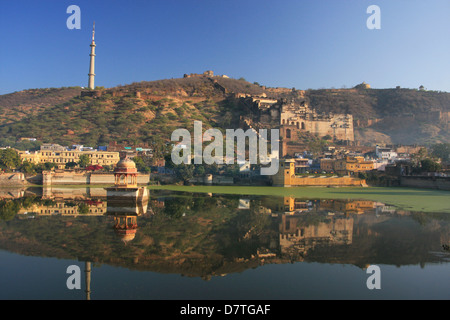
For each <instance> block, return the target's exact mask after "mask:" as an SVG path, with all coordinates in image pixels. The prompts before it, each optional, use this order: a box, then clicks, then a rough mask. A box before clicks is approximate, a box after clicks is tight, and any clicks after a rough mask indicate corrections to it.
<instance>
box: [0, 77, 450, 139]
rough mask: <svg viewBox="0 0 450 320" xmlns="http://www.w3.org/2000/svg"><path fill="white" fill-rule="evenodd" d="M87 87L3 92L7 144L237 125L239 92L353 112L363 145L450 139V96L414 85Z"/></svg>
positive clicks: (0, 105) (0, 121) (0, 127)
mask: <svg viewBox="0 0 450 320" xmlns="http://www.w3.org/2000/svg"><path fill="white" fill-rule="evenodd" d="M81 92H82V90H81V88H78V87H71V88H50V89H30V90H24V91H21V92H15V93H11V94H6V95H2V96H0V145H5V144H8V145H11V144H13V143H14V141H17V140H18V139H20V138H22V137H32V138H36V139H38V140H40V141H42V142H54V143H60V144H64V145H70V144H84V145H90V146H98V145H105V144H108V143H109V142H110V141H117V142H124V141H128V142H130V143H150V144H157V143H162V142H164V141H169V140H170V135H171V133H172V131H173V130H175V129H176V128H187V129H188V130H192V127H193V121H194V120H200V121H202V122H203V124H204V127H219V128H234V127H237V126H238V125H239V118H240V116H241V115H242V113H243V112H244V111H243V110H244V108H242V105H240V102H239V100H238V99H235V97H234V93H245V94H250V95H261V94H266V95H267V96H268V97H275V98H282V97H283V98H290V99H294V100H298V101H302V100H307V101H308V102H309V105H310V106H311V107H312V108H315V109H316V110H317V111H319V112H333V113H350V114H352V115H353V117H354V119H355V128H356V129H355V131H356V132H355V137H356V138H357V139H359V140H361V142H362V143H380V142H386V143H403V144H415V143H417V144H423V143H435V142H448V141H449V140H450V133H449V122H448V121H449V115H450V93H447V92H433V91H426V90H415V89H355V88H353V89H339V90H337V89H329V90H306V91H304V90H296V89H287V88H267V87H264V86H261V85H259V84H257V83H253V84H252V83H249V82H247V81H245V80H244V79H239V80H238V79H230V78H227V77H221V76H212V77H211V76H204V75H195V76H189V77H184V78H179V79H166V80H159V81H149V82H145V81H144V82H139V83H133V84H130V85H126V86H119V87H115V88H110V89H103V90H101V91H100V92H101V95H100V96H98V97H90V96H82V95H81Z"/></svg>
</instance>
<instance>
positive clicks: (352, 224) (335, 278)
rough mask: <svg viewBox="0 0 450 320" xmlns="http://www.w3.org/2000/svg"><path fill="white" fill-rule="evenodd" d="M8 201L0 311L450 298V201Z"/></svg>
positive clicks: (223, 195)
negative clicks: (64, 303) (34, 306)
mask: <svg viewBox="0 0 450 320" xmlns="http://www.w3.org/2000/svg"><path fill="white" fill-rule="evenodd" d="M149 189H150V197H149V199H148V200H145V201H143V202H139V203H134V202H133V203H130V202H123V201H115V199H112V198H108V197H107V195H106V193H105V191H104V189H103V188H95V187H94V188H93V187H88V186H87V187H86V186H79V187H46V188H42V187H39V186H36V187H30V188H16V189H13V188H1V189H0V199H1V200H0V261H1V262H0V286H1V288H2V290H1V291H0V299H3V300H10V299H31V300H36V299H39V300H42V299H48V300H50V299H51V300H53V299H58V300H59V299H62V300H82V299H92V300H104V299H108V300H109V299H133V300H134V299H136V300H137V299H152V300H179V299H180V300H210V299H216V300H241V299H242V300H254V299H256V300H308V299H314V300H322V299H327V300H328V299H439V300H448V299H450V272H449V271H450V251H448V248H447V247H446V246H447V245H449V244H450V192H444V191H436V190H419V189H405V188H306V187H304V188H274V187H238V186H232V187H215V186H208V187H206V186H204V187H202V186H198V187H184V186H155V187H149Z"/></svg>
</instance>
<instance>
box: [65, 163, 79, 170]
mask: <svg viewBox="0 0 450 320" xmlns="http://www.w3.org/2000/svg"><path fill="white" fill-rule="evenodd" d="M77 165H78V163H76V162H74V161H71V162H67V163H66V169H73V168H75V167H76V166H77Z"/></svg>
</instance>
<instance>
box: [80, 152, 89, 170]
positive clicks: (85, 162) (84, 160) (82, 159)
mask: <svg viewBox="0 0 450 320" xmlns="http://www.w3.org/2000/svg"><path fill="white" fill-rule="evenodd" d="M90 163H91V160H90V159H89V156H88V155H87V154H82V155H81V156H80V160H79V161H78V164H79V165H80V167H82V168H86V167H87V166H88V165H89V164H90Z"/></svg>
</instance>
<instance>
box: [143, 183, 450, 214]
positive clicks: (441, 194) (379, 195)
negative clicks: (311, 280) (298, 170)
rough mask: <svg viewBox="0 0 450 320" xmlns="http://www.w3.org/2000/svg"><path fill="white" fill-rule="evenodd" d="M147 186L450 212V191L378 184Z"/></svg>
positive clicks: (151, 188)
mask: <svg viewBox="0 0 450 320" xmlns="http://www.w3.org/2000/svg"><path fill="white" fill-rule="evenodd" d="M149 189H150V190H171V191H184V192H197V193H216V194H239V195H243V196H250V195H264V196H278V197H289V196H290V197H295V198H305V199H354V200H355V199H361V200H362V199H364V200H372V201H379V202H382V203H385V204H388V205H393V206H396V207H397V208H399V209H403V210H410V211H422V212H446V213H450V191H439V190H429V189H413V188H396V187H392V188H378V187H368V188H359V187H355V188H353V187H343V188H326V187H294V188H283V187H247V186H174V185H165V186H150V187H149Z"/></svg>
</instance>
